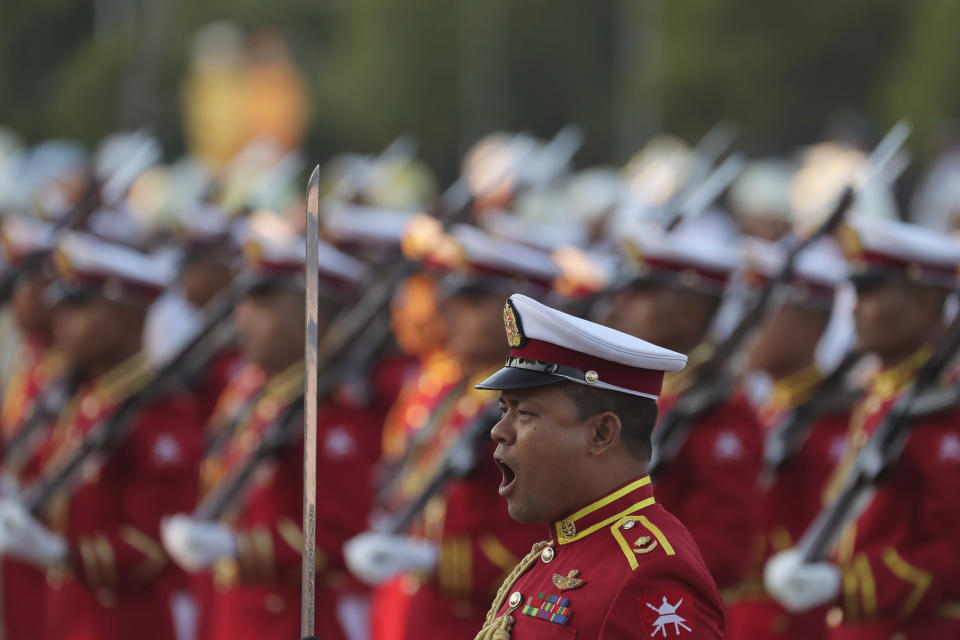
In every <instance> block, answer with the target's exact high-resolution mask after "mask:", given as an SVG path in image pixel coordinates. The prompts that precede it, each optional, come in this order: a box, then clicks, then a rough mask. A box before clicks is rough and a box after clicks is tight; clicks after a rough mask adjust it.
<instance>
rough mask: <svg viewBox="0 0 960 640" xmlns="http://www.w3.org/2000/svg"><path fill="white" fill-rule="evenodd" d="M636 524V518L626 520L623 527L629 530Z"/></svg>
mask: <svg viewBox="0 0 960 640" xmlns="http://www.w3.org/2000/svg"><path fill="white" fill-rule="evenodd" d="M636 524H637V523H636V521H634V520H627V521H626V522H624V523H623V529H624V530H625V531H629V530H630V529H633V527H635V526H636Z"/></svg>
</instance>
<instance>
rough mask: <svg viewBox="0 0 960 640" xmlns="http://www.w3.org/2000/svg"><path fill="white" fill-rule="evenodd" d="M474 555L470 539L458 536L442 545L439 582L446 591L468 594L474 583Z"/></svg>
mask: <svg viewBox="0 0 960 640" xmlns="http://www.w3.org/2000/svg"><path fill="white" fill-rule="evenodd" d="M472 564H473V563H472V557H471V553H470V539H469V538H468V537H466V536H456V537H452V538H448V539H446V540H444V541H443V542H442V543H441V545H440V561H439V567H438V572H437V582H438V583H439V585H440V588H441V590H442V591H444V592H445V593H450V594H466V593H469V592H470V590H471V585H472Z"/></svg>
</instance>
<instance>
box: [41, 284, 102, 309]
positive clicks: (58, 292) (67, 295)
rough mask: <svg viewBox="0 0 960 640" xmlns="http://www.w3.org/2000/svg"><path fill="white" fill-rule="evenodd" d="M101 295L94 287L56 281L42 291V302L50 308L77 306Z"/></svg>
mask: <svg viewBox="0 0 960 640" xmlns="http://www.w3.org/2000/svg"><path fill="white" fill-rule="evenodd" d="M102 295H103V294H102V292H101V291H100V290H99V289H98V288H96V287H90V286H83V285H76V284H67V283H66V282H63V281H60V280H58V281H55V282H53V283H52V284H50V286H48V287H47V288H46V289H44V290H43V301H44V302H45V303H46V304H47V305H48V306H50V307H56V306H60V305H77V304H83V303H84V302H87V301H89V300H93V299H94V298H97V297H100V296H102Z"/></svg>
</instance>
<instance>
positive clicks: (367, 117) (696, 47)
mask: <svg viewBox="0 0 960 640" xmlns="http://www.w3.org/2000/svg"><path fill="white" fill-rule="evenodd" d="M0 16H2V19H0V124H3V125H7V126H10V127H12V128H13V129H14V130H16V131H18V132H19V133H20V134H21V135H22V136H24V137H25V138H26V139H27V140H28V141H31V142H33V141H38V140H41V139H44V138H50V137H71V138H77V139H79V140H81V141H83V142H85V143H87V144H89V145H92V144H94V143H95V142H96V141H97V140H99V139H100V138H102V137H103V136H104V135H105V134H106V133H107V132H109V131H111V130H115V129H117V128H120V127H126V128H129V127H133V126H139V125H144V124H146V125H150V126H151V127H153V129H154V131H155V132H157V134H159V136H160V138H161V140H162V141H163V143H164V147H165V151H166V153H167V155H168V156H171V157H173V156H176V155H178V154H179V153H180V152H182V151H183V149H184V145H185V142H184V132H183V125H182V120H181V117H180V99H181V91H182V83H183V78H184V74H185V72H186V69H187V66H188V63H189V57H190V43H191V38H192V35H193V34H194V33H195V31H196V30H197V28H199V27H200V26H202V25H204V24H206V23H208V22H210V21H213V20H221V19H228V20H232V21H235V22H236V23H237V24H239V25H240V26H242V27H244V28H245V29H251V30H252V29H255V28H258V27H263V26H272V27H276V28H278V29H279V30H281V31H282V33H283V34H284V35H285V36H286V37H287V39H288V41H289V42H290V44H291V46H292V48H293V52H294V58H295V60H296V63H297V65H298V67H299V68H300V70H301V72H302V73H303V74H304V77H305V79H306V81H307V84H308V87H309V92H310V113H309V119H308V122H309V125H308V134H307V139H306V146H307V149H308V151H309V153H310V154H312V155H313V156H314V157H316V159H317V160H320V159H323V158H325V157H328V156H329V155H331V154H332V153H334V152H336V151H339V150H342V149H356V150H360V151H368V150H373V149H377V148H380V147H382V146H384V145H385V144H386V143H387V142H389V141H390V140H391V139H393V138H394V137H395V136H396V135H397V134H398V133H401V132H404V131H407V132H410V133H413V134H414V135H415V136H416V137H417V139H418V140H419V141H420V144H421V155H422V157H424V158H425V159H426V160H427V161H428V162H429V163H431V164H432V165H433V166H434V167H435V168H436V169H438V170H440V171H441V173H442V174H447V175H449V172H450V171H451V170H452V169H453V167H454V166H455V164H456V163H457V161H458V160H457V159H458V158H459V156H460V154H461V153H462V152H463V151H464V150H465V148H466V147H467V146H468V145H469V143H470V142H472V141H474V140H476V139H477V138H478V137H479V136H480V135H481V134H483V133H486V132H489V131H491V130H494V129H498V128H508V129H513V130H528V131H531V132H533V133H536V134H539V135H542V136H548V135H550V134H552V133H554V132H555V131H556V130H557V129H558V128H559V127H561V126H562V125H563V124H565V123H568V122H575V123H578V124H580V125H581V126H582V127H583V129H584V131H585V133H586V145H585V147H584V148H583V149H582V150H581V152H580V155H579V156H578V163H579V164H581V165H584V164H592V163H600V162H608V163H619V162H622V161H623V160H625V159H626V158H627V157H629V155H630V153H631V152H632V151H634V150H636V149H637V148H638V147H639V146H640V144H641V143H642V142H643V141H644V140H645V139H646V138H647V137H649V135H651V134H652V133H654V132H657V131H669V132H673V133H677V134H679V135H681V136H683V137H685V138H686V139H688V140H690V141H694V140H696V139H697V138H698V137H699V136H701V135H702V134H703V133H704V132H705V131H706V130H707V129H709V127H710V126H711V125H712V124H714V123H715V122H716V121H717V120H719V119H729V120H730V121H732V122H734V123H736V124H737V125H738V126H739V127H740V130H741V138H740V140H739V142H738V146H739V147H741V148H743V149H745V150H746V151H748V152H750V153H753V154H760V153H770V152H782V151H785V150H788V149H790V148H792V147H794V146H795V145H797V144H799V143H803V142H808V141H810V140H812V139H814V138H816V137H817V136H819V135H820V134H821V133H822V132H823V129H824V127H825V125H826V123H827V122H828V121H829V120H830V118H831V116H832V115H833V114H835V113H837V112H838V110H849V111H851V112H856V113H859V114H862V116H864V117H865V119H866V120H867V121H869V122H870V123H871V124H872V126H873V127H875V128H876V129H878V130H882V129H886V128H887V127H888V126H889V125H890V124H891V123H892V122H893V121H894V120H896V119H897V118H899V117H909V118H911V119H912V120H913V122H914V125H915V131H916V137H915V138H914V143H913V148H914V150H915V151H916V152H918V153H919V155H921V156H925V155H928V154H931V153H932V152H934V151H935V148H934V147H935V144H936V140H938V138H939V134H940V133H941V132H942V130H943V129H942V127H943V125H944V123H945V121H946V120H947V119H948V118H949V117H950V116H951V115H953V114H956V113H957V112H958V111H960V85H958V83H957V82H956V79H955V75H956V69H957V68H958V62H960V38H957V37H956V36H955V33H954V32H955V30H956V25H957V24H960V3H958V2H956V1H955V0H912V1H910V2H903V1H902V0H843V1H839V2H838V1H837V0H808V1H807V2H802V3H791V2H767V1H761V0H724V1H723V2H718V1H716V0H713V1H706V0H675V1H673V2H667V1H665V0H590V1H589V2H586V1H584V0H549V1H548V0H513V1H512V2H510V1H507V0H484V1H480V2H475V1H472V0H404V1H403V2H396V1H395V0H267V1H264V0H190V1H186V0H97V1H94V0H31V1H30V2H18V1H16V0H0Z"/></svg>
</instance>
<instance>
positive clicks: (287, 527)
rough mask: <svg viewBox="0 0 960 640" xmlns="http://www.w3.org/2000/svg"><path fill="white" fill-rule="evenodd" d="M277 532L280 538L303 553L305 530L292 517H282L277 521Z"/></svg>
mask: <svg viewBox="0 0 960 640" xmlns="http://www.w3.org/2000/svg"><path fill="white" fill-rule="evenodd" d="M277 533H278V534H280V539H281V540H283V541H284V542H286V543H287V544H288V545H290V548H291V549H293V550H294V551H296V552H297V553H299V554H302V553H303V531H301V530H300V527H299V526H297V524H296V523H295V522H294V521H293V520H291V519H290V518H281V519H280V520H279V521H277Z"/></svg>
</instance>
